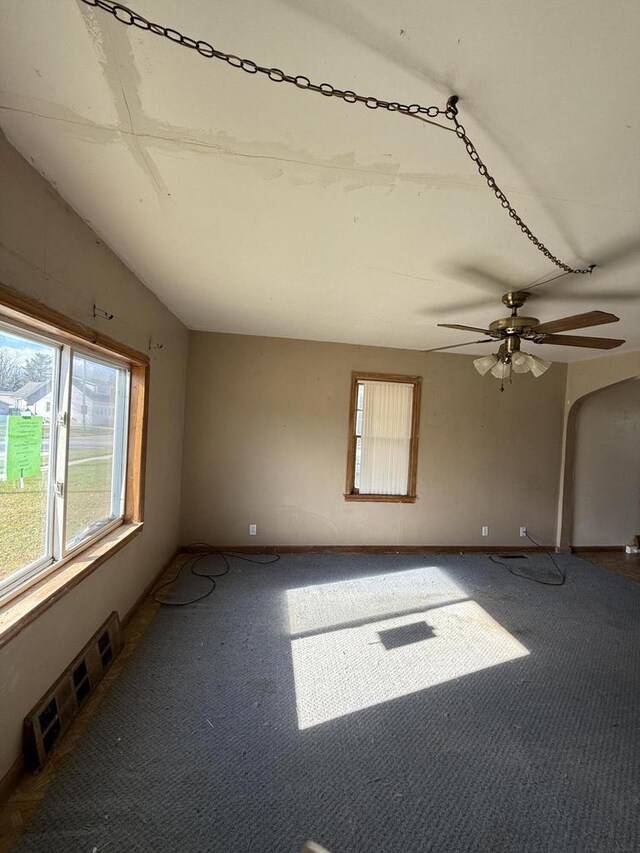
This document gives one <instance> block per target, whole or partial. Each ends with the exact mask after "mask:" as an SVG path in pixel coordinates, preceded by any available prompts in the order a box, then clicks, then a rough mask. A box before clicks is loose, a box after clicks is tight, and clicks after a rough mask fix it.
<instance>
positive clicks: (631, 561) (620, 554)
mask: <svg viewBox="0 0 640 853" xmlns="http://www.w3.org/2000/svg"><path fill="white" fill-rule="evenodd" d="M578 556H579V557H583V558H584V559H585V560H589V562H590V563H594V564H595V565H596V566H600V567H601V568H603V569H606V570H607V571H608V572H613V573H614V574H616V575H622V577H623V578H628V579H629V580H631V581H636V583H640V554H625V552H624V551H580V552H579V554H578Z"/></svg>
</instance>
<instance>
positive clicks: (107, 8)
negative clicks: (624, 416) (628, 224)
mask: <svg viewBox="0 0 640 853" xmlns="http://www.w3.org/2000/svg"><path fill="white" fill-rule="evenodd" d="M82 2H83V3H85V4H86V5H87V6H91V7H93V8H96V9H102V10H103V11H104V12H109V14H111V15H113V17H114V18H115V19H116V21H118V22H119V23H121V24H124V25H125V26H128V27H131V26H133V27H136V28H137V29H140V30H148V31H149V32H152V33H153V34H154V35H157V36H163V37H164V38H166V39H168V40H169V41H172V42H173V43H174V44H178V45H180V46H181V47H188V48H190V49H191V50H195V51H196V52H197V53H199V54H200V56H203V57H204V58H205V59H219V60H221V61H222V62H226V63H227V64H228V65H230V66H231V67H232V68H239V69H240V70H242V71H245V72H246V73H247V74H258V73H260V74H264V75H265V76H266V77H267V79H269V80H271V81H272V82H273V83H290V84H292V85H294V86H296V87H297V88H298V89H308V90H309V91H311V92H316V93H318V94H320V95H324V96H325V97H328V98H341V99H342V100H343V101H344V102H345V103H347V104H355V103H360V104H364V106H365V107H367V108H368V109H370V110H377V109H384V110H389V112H399V113H400V114H402V115H408V116H411V117H413V118H418V119H421V120H422V121H425V122H427V123H429V124H435V125H436V127H440V128H443V129H444V130H454V131H455V134H456V136H457V137H458V138H459V139H461V140H462V142H464V145H465V148H466V149H467V154H468V155H469V157H470V158H471V160H472V161H473V162H474V163H475V164H476V166H477V168H478V172H479V173H480V174H481V175H482V177H483V178H484V179H485V181H486V182H487V186H488V187H489V188H490V189H492V190H493V192H494V194H495V197H496V198H497V199H498V201H499V202H500V204H501V205H502V207H503V208H504V209H505V210H507V211H509V216H510V217H511V218H512V219H513V221H514V222H515V223H516V225H518V226H519V227H520V230H521V231H522V233H523V234H524V235H525V236H526V237H527V238H528V239H529V240H531V242H532V243H533V244H534V246H535V247H536V248H537V249H538V250H539V251H540V252H542V254H543V255H545V257H547V258H548V259H549V260H550V261H551V262H552V263H554V264H555V265H556V266H558V267H560V269H563V270H565V271H566V272H570V273H576V274H580V275H584V274H586V273H590V272H592V270H593V265H592V266H590V267H587V268H585V269H574V268H573V267H571V266H569V264H565V263H564V262H563V261H561V260H560V259H559V258H557V257H556V256H555V255H554V254H553V253H552V252H550V251H549V249H547V247H546V246H545V244H544V243H543V242H542V241H541V240H540V239H538V237H536V236H535V234H534V233H533V232H532V231H531V229H530V228H529V227H528V226H527V225H526V224H525V223H524V222H523V220H522V218H521V217H520V216H519V214H518V213H517V212H516V210H515V208H514V207H513V205H512V204H511V202H510V201H509V199H508V198H507V197H506V195H505V194H504V193H503V191H502V190H501V189H500V187H499V186H498V184H497V183H496V180H495V178H494V177H493V176H492V175H491V174H490V173H489V170H488V169H487V167H486V166H485V164H484V163H483V162H482V160H481V159H480V155H479V154H478V151H477V150H476V147H475V145H474V144H473V142H471V140H470V139H469V137H468V136H467V133H466V131H465V129H464V126H463V125H462V124H460V122H459V121H458V107H457V104H458V96H457V95H452V96H451V97H450V98H449V100H448V101H447V105H446V107H445V108H444V109H442V108H441V107H437V106H429V107H425V106H422V105H421V104H401V103H399V102H398V101H383V100H381V99H380V98H375V97H373V96H371V95H369V96H366V95H359V94H357V93H356V92H352V91H351V90H349V89H345V90H343V89H338V88H336V87H335V86H332V85H331V83H320V84H317V83H312V82H311V80H310V79H309V78H308V77H305V76H304V75H303V74H298V75H297V76H295V77H294V76H293V75H291V74H285V72H284V71H282V70H281V69H280V68H269V67H268V66H263V65H258V63H257V62H254V61H253V60H252V59H241V58H240V57H239V56H235V55H234V54H231V53H224V51H222V50H217V49H216V48H215V47H214V46H213V45H211V44H209V42H207V41H203V40H202V39H194V38H191V37H190V36H185V35H183V34H182V33H181V32H179V31H178V30H175V29H173V28H172V27H167V26H164V25H163V24H157V23H154V22H153V21H149V20H148V19H147V18H145V17H143V16H142V15H140V14H139V13H138V12H136V11H135V10H134V9H130V8H129V7H128V6H123V5H122V4H121V3H117V2H115V0H82ZM441 115H442V116H445V117H446V118H447V119H449V121H451V122H453V125H454V127H453V128H450V127H446V126H445V125H442V124H439V123H438V122H434V121H431V120H430V119H434V118H437V117H438V116H441ZM425 116H428V117H429V118H425Z"/></svg>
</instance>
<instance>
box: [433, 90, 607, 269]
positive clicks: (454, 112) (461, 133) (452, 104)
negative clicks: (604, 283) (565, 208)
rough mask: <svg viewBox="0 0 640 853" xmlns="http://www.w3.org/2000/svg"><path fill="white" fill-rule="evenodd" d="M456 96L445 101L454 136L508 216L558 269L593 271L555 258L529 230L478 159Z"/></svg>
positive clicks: (446, 114) (591, 267)
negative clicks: (461, 144) (453, 128)
mask: <svg viewBox="0 0 640 853" xmlns="http://www.w3.org/2000/svg"><path fill="white" fill-rule="evenodd" d="M457 104H458V96H457V95H452V96H451V97H450V98H449V100H448V101H447V109H446V112H445V116H446V117H447V118H448V119H449V121H452V122H453V124H454V127H455V132H456V136H457V137H458V139H460V140H461V141H462V142H464V146H465V148H466V150H467V154H468V155H469V157H470V158H471V160H472V161H473V162H474V163H475V164H476V167H477V169H478V172H479V173H480V175H482V177H483V178H484V179H485V181H486V182H487V186H488V187H489V189H491V190H493V193H494V195H495V197H496V198H497V199H498V201H499V202H500V204H501V205H502V207H503V208H504V209H505V210H508V211H509V216H510V217H511V218H512V219H513V221H514V222H515V223H516V225H518V226H519V227H520V230H521V231H522V233H523V234H524V235H525V236H526V237H527V238H528V239H529V240H531V242H532V243H533V245H534V246H535V247H536V249H538V250H539V251H540V252H542V254H543V255H544V256H545V257H547V258H548V259H549V260H550V261H551V262H552V263H554V264H555V265H556V266H557V267H560V269H563V270H565V272H569V273H575V274H576V275H589V274H591V273H592V272H593V270H594V267H595V264H591V265H590V266H588V267H585V268H584V269H580V268H578V269H575V268H574V267H571V266H569V264H565V263H564V262H563V261H561V260H560V259H559V258H557V257H556V256H555V255H554V254H553V253H552V252H550V251H549V249H548V248H547V247H546V246H545V244H544V243H543V242H542V240H540V239H539V238H538V237H536V235H535V234H534V233H533V231H531V229H530V228H529V226H528V225H527V224H526V223H525V222H524V221H523V219H522V217H521V216H520V215H519V214H518V212H517V211H516V209H515V208H514V207H513V205H512V204H511V202H510V201H509V199H508V198H507V197H506V195H505V194H504V192H503V191H502V190H501V189H500V187H499V186H498V184H497V183H496V179H495V178H494V177H493V175H491V173H490V172H489V170H488V169H487V167H486V166H485V164H484V163H483V162H482V160H481V159H480V155H479V154H478V150H477V148H476V147H475V145H474V144H473V142H472V141H471V140H470V139H469V137H468V136H467V132H466V130H465V128H464V125H463V124H461V123H460V122H459V121H458V106H457Z"/></svg>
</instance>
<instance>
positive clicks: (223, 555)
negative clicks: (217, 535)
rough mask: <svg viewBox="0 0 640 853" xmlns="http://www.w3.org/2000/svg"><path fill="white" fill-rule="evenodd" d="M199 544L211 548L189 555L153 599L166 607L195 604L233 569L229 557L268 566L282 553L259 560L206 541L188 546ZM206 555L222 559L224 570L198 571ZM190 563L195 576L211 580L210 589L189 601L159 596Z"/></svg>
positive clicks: (207, 594)
mask: <svg viewBox="0 0 640 853" xmlns="http://www.w3.org/2000/svg"><path fill="white" fill-rule="evenodd" d="M198 545H200V546H202V547H206V548H208V549H209V550H208V551H207V552H206V553H204V554H197V555H194V556H193V557H187V559H186V560H185V561H184V563H183V564H182V565H181V566H180V568H179V569H178V571H177V572H176V573H175V575H174V576H173V577H172V578H171V580H168V581H164V582H163V583H161V584H159V585H158V586H157V587H156V588H155V589H154V591H153V600H154V601H156V602H157V603H158V604H162V605H164V606H165V607H186V606H187V605H188V604H195V603H196V602H197V601H202V600H203V599H204V598H207V596H209V595H211V593H212V592H213V591H214V589H215V588H216V581H215V579H216V578H221V577H224V575H227V574H229V571H230V570H231V565H230V563H229V560H228V559H227V558H228V557H230V558H233V559H236V560H244V561H245V562H246V563H254V564H256V565H258V566H268V565H269V564H270V563H276V562H277V561H278V560H279V559H280V554H274V555H273V556H272V557H271V558H270V559H266V560H259V559H258V560H256V559H253V558H251V557H245V556H244V555H242V554H238V553H237V552H235V551H220V550H219V549H218V548H216V547H215V546H214V545H209V544H208V543H206V542H192V543H191V544H190V545H187V546H186V547H187V548H191V547H194V546H198ZM206 557H218V558H219V559H220V560H222V562H223V564H224V568H223V570H222V571H221V572H216V573H215V574H211V573H209V572H198V571H196V567H197V566H198V565H199V564H200V563H201V562H202V560H204V559H205V558H206ZM189 565H190V571H191V574H192V575H193V576H194V577H197V578H206V579H207V580H208V581H210V583H211V586H210V587H209V589H208V590H207V591H206V592H205V593H203V594H202V595H199V596H197V597H196V598H190V599H189V600H188V601H169V600H168V599H167V598H162V597H160V596H158V593H159V592H160V590H161V589H164V588H165V587H168V586H171V585H172V584H174V583H175V582H176V581H177V580H178V578H179V577H180V575H181V574H182V572H183V571H184V570H185V568H186V567H187V566H189Z"/></svg>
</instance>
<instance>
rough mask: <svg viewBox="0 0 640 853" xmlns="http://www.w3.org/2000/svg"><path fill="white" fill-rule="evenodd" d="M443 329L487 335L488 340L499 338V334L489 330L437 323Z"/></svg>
mask: <svg viewBox="0 0 640 853" xmlns="http://www.w3.org/2000/svg"><path fill="white" fill-rule="evenodd" d="M438 326H441V327H442V328H443V329H462V331H463V332H480V334H481V335H489V337H490V338H500V337H502V335H501V334H500V332H494V331H491V330H490V329H479V328H478V327H477V326H460V325H458V324H457V323H438Z"/></svg>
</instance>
